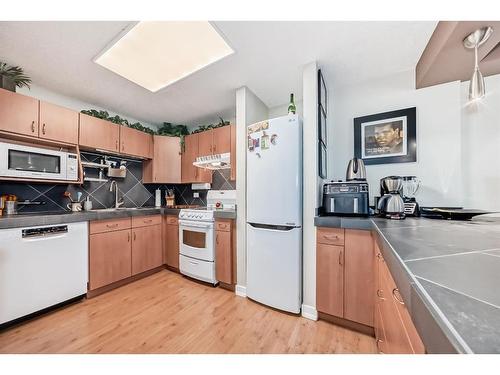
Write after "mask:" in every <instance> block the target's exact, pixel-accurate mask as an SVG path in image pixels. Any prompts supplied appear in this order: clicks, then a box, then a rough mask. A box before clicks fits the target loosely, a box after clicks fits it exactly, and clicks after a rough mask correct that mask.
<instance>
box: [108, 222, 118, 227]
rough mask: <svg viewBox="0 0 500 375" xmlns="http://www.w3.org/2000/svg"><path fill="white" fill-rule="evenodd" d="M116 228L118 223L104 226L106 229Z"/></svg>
mask: <svg viewBox="0 0 500 375" xmlns="http://www.w3.org/2000/svg"><path fill="white" fill-rule="evenodd" d="M117 226H118V223H115V224H106V227H108V228H116V227H117Z"/></svg>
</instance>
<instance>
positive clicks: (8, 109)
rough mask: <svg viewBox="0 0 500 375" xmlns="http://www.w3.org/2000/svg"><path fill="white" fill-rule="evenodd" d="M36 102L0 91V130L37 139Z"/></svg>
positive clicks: (35, 100) (30, 98) (27, 97)
mask: <svg viewBox="0 0 500 375" xmlns="http://www.w3.org/2000/svg"><path fill="white" fill-rule="evenodd" d="M38 105H39V103H38V100H37V99H34V98H32V97H29V96H25V95H21V94H16V93H15V92H11V91H7V90H4V89H0V130H3V131H7V132H12V133H18V134H24V135H31V136H34V137H38Z"/></svg>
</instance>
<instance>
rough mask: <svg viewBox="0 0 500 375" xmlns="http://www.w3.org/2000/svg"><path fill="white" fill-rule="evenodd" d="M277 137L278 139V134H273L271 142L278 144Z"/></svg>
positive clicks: (274, 144)
mask: <svg viewBox="0 0 500 375" xmlns="http://www.w3.org/2000/svg"><path fill="white" fill-rule="evenodd" d="M277 139H278V134H273V135H272V136H271V144H272V145H273V146H276V143H277V142H278V141H277Z"/></svg>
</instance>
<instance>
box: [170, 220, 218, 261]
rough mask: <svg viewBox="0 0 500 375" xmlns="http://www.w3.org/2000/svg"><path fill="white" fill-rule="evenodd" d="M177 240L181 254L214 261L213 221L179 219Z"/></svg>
mask: <svg viewBox="0 0 500 375" xmlns="http://www.w3.org/2000/svg"><path fill="white" fill-rule="evenodd" d="M179 241H180V253H181V254H182V255H185V256H188V257H190V258H195V259H200V260H206V261H209V262H213V261H215V246H214V223H207V222H200V221H190V220H179Z"/></svg>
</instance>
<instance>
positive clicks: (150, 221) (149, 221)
mask: <svg viewBox="0 0 500 375" xmlns="http://www.w3.org/2000/svg"><path fill="white" fill-rule="evenodd" d="M143 222H144V223H152V222H153V219H149V220H144V221H143Z"/></svg>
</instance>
